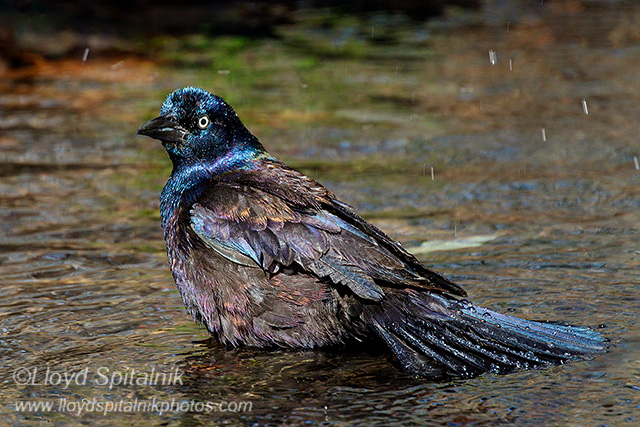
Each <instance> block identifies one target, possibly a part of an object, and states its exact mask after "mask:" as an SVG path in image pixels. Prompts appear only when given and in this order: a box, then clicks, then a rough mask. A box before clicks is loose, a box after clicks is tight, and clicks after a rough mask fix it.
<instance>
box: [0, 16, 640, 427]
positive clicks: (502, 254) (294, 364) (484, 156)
mask: <svg viewBox="0 0 640 427" xmlns="http://www.w3.org/2000/svg"><path fill="white" fill-rule="evenodd" d="M554 13H555V14H556V15H557V14H559V13H561V11H560V12H559V11H557V10H556V11H555V12H554ZM634 13H636V14H637V13H638V12H634ZM556 15H554V14H553V13H551V14H550V16H548V17H547V18H545V19H546V20H545V19H542V18H541V19H542V21H541V22H539V23H538V24H536V25H530V26H521V27H517V26H512V27H511V28H510V31H509V34H508V36H507V35H506V34H502V33H500V32H497V31H494V30H488V29H473V30H469V29H464V28H458V29H455V30H452V31H448V32H445V33H435V34H434V35H432V36H430V38H428V40H429V42H428V43H426V42H424V41H423V40H422V39H420V40H415V39H412V38H411V37H410V36H411V34H412V33H411V31H409V30H407V29H405V30H404V33H402V32H400V33H399V34H398V35H397V37H398V39H397V43H398V45H397V50H396V49H394V48H391V49H389V48H388V46H387V47H381V49H380V51H378V52H377V53H376V54H375V55H374V54H372V52H371V51H367V52H364V53H363V54H362V55H363V56H358V55H359V53H358V51H357V49H356V48H355V47H351V48H349V49H352V48H353V51H350V50H348V49H347V50H345V51H343V52H342V53H341V54H340V55H339V56H337V57H327V56H326V52H325V51H324V49H326V47H323V48H322V49H321V48H318V50H317V51H313V46H310V47H309V49H310V50H309V52H306V51H298V50H295V49H294V48H290V47H286V46H287V45H288V44H287V41H290V40H295V37H297V36H299V34H298V35H296V31H298V29H296V28H289V29H287V31H285V32H283V34H282V35H281V37H282V40H279V41H274V40H263V41H252V42H251V43H241V46H240V47H238V48H237V50H234V51H233V52H231V51H230V50H229V49H227V50H226V51H225V52H226V53H225V54H226V55H227V56H226V57H225V58H224V61H226V62H224V63H222V64H221V65H214V67H218V66H220V69H221V70H226V71H227V72H224V73H218V72H216V70H217V68H216V69H214V70H213V71H212V69H211V67H210V66H209V65H208V64H210V63H211V61H213V62H215V61H221V60H222V59H221V57H219V56H216V55H219V53H217V52H219V51H218V50H216V49H211V50H205V51H204V52H200V51H197V50H195V51H194V50H190V49H186V52H185V57H184V58H179V59H180V60H179V61H178V60H176V61H175V62H174V64H177V65H175V67H174V68H171V67H165V68H155V66H153V65H152V64H148V63H142V62H140V61H137V60H133V59H130V58H124V59H120V58H119V59H114V60H106V59H100V58H95V57H92V55H89V57H88V58H87V61H86V63H85V64H84V65H83V66H82V68H79V64H81V60H80V59H78V61H76V62H77V63H73V62H64V61H61V62H60V63H51V64H47V66H46V67H45V68H43V69H41V70H40V71H39V72H38V73H36V74H35V75H34V76H31V77H30V78H29V79H21V78H19V76H14V77H15V78H13V79H12V80H7V81H5V82H3V83H1V84H0V108H2V114H1V117H0V129H1V133H0V166H1V167H0V206H1V207H2V209H0V219H1V220H0V233H1V235H2V239H0V240H1V241H0V249H1V250H0V277H1V278H2V287H1V288H0V293H1V295H2V298H1V299H0V306H1V307H2V309H1V310H0V318H1V319H2V322H1V323H0V331H1V333H0V357H1V360H2V362H3V363H2V364H0V379H2V381H3V383H2V384H3V387H2V392H0V395H1V396H2V403H3V406H2V416H3V419H4V423H5V424H9V425H11V424H18V423H32V424H34V425H39V424H40V423H42V424H44V423H57V424H63V425H76V424H80V423H81V422H82V423H84V422H85V421H86V420H90V422H91V424H96V425H121V424H125V423H126V424H142V423H143V421H141V420H142V419H143V418H144V417H147V416H148V417H150V418H152V419H153V421H152V423H160V422H166V423H167V424H169V425H180V424H184V425H200V424H202V425H209V424H211V423H214V424H225V423H226V424H253V423H257V424H268V423H270V422H271V423H273V424H274V425H277V424H281V423H288V424H301V423H304V422H310V423H313V424H317V423H323V422H324V423H326V424H337V425H351V424H353V423H360V424H367V425H388V424H389V422H390V420H392V421H393V423H394V424H404V425H414V424H433V425H442V424H449V425H467V424H490V425H491V424H498V423H509V424H517V425H542V424H544V425H584V424H589V425H624V424H625V423H627V424H628V425H635V424H637V420H638V416H639V414H640V409H638V407H637V405H638V404H639V402H640V397H639V395H638V393H640V388H639V387H640V384H638V382H637V378H636V371H637V359H638V357H639V355H640V346H639V345H638V344H637V343H638V339H637V337H638V336H639V333H638V331H637V328H636V327H635V319H636V318H637V313H638V310H639V309H640V304H639V303H638V298H637V289H636V288H637V284H638V282H639V280H640V274H639V273H638V271H640V270H639V268H640V261H639V259H640V256H639V254H640V248H639V247H638V224H639V223H640V218H638V212H640V211H639V209H638V208H639V207H640V197H639V196H640V190H639V189H640V185H639V184H640V174H638V171H637V170H636V168H635V167H634V163H633V159H634V156H638V152H639V150H640V148H639V146H638V144H637V134H638V125H637V120H636V117H638V113H639V111H638V108H639V107H638V102H637V99H636V98H637V97H635V96H633V95H631V94H634V93H640V87H639V83H638V79H637V64H638V61H639V60H640V56H639V54H638V51H637V49H636V48H635V47H633V46H634V45H633V40H634V39H633V37H632V36H633V34H632V33H629V34H630V35H629V34H627V33H625V31H626V30H625V28H626V27H625V26H624V25H626V24H624V22H626V21H624V20H623V19H622V18H621V15H620V11H618V10H617V9H615V8H611V9H610V10H608V11H604V12H602V11H601V12H600V14H599V15H598V16H603V17H604V18H606V19H603V21H602V22H604V23H606V26H605V27H602V28H598V27H597V25H595V24H594V25H593V26H591V27H584V26H581V27H579V29H578V27H574V26H572V24H571V22H573V20H575V19H576V17H575V16H574V17H572V18H571V19H569V21H568V22H569V24H571V25H569V26H568V27H567V31H568V33H567V34H564V33H562V31H560V27H559V25H558V22H557V21H558V20H559V19H560V18H559V17H558V16H556ZM578 15H579V16H583V17H584V18H585V19H588V20H589V22H597V21H594V16H592V15H593V14H591V13H580V14H578ZM616 23H620V24H619V25H617V24H616ZM603 25H605V24H603ZM572 28H573V31H574V32H571V29H572ZM303 30H304V29H303ZM303 30H300V31H303ZM602 33H606V34H609V36H610V38H609V39H607V40H609V42H610V44H607V43H609V42H602V40H601V39H602V37H600V36H601V35H602ZM625 34H627V36H625ZM596 35H597V36H598V37H596ZM576 40H578V41H581V42H580V43H576ZM596 41H597V42H596ZM211 43H213V44H215V43H216V41H215V40H214V41H211ZM225 43H227V45H229V42H228V40H227V41H226V42H225ZM602 43H605V46H603V45H602ZM347 47H348V46H347ZM374 47H375V46H374ZM614 47H615V48H614ZM165 49H169V48H166V47H165ZM234 49H236V48H234ZM345 49H346V48H345ZM489 50H494V51H495V52H496V57H497V61H496V63H495V65H494V66H491V64H490V63H489V62H488V61H487V58H486V54H487V52H488V51H489ZM323 52H325V53H323ZM171 54H172V55H178V54H179V52H172V53H171ZM207 55H213V56H212V57H211V58H208V59H209V60H210V61H209V62H207V61H205V63H206V65H202V64H203V63H198V62H196V61H194V60H193V58H194V57H196V58H198V57H203V58H207ZM174 59H175V58H174ZM507 59H509V61H507ZM116 63H117V64H118V66H117V67H114V64H116ZM216 64H220V62H216ZM56 67H58V68H56ZM185 82H188V84H194V85H202V86H205V87H206V88H207V89H211V90H213V91H217V92H219V93H220V94H221V95H225V96H226V97H228V98H229V101H230V102H232V103H233V105H237V108H238V110H239V111H240V112H241V113H242V115H243V117H246V118H247V124H248V125H249V127H250V129H251V130H252V131H253V132H254V133H255V134H256V135H258V136H259V137H260V138H261V139H262V140H263V142H264V143H265V145H266V146H267V147H268V149H269V150H270V151H271V152H273V153H274V154H275V155H277V156H278V157H280V158H282V159H284V160H286V161H287V162H288V163H291V164H294V165H296V166H297V167H298V168H300V169H302V170H303V171H304V172H306V173H308V174H310V175H312V176H314V177H316V178H318V179H319V180H320V181H322V182H324V183H325V184H326V185H327V186H328V187H329V188H330V189H331V190H333V191H334V192H335V193H337V194H338V195H339V196H340V197H341V198H343V199H345V200H346V201H348V202H350V203H351V204H353V205H355V206H356V207H357V208H358V210H359V211H362V212H366V216H367V218H368V219H370V220H371V221H373V222H375V223H376V224H377V225H379V226H381V227H382V228H383V229H385V230H386V231H388V232H389V233H390V234H391V235H392V236H394V237H395V238H397V239H399V240H401V241H403V242H406V246H407V247H413V248H416V253H417V254H419V256H420V258H421V259H422V260H424V261H425V263H426V264H427V265H430V266H432V267H433V268H434V269H435V270H437V271H440V272H443V273H445V274H447V275H449V276H450V277H452V278H453V279H455V280H456V281H458V282H460V283H462V284H463V285H464V286H465V288H466V289H467V290H468V291H469V294H470V296H471V298H472V300H473V301H474V302H477V303H478V304H480V305H484V306H487V307H488V308H492V309H496V310H498V311H502V312H513V313H514V314H515V315H517V316H521V317H527V318H532V319H556V320H560V321H565V322H568V323H573V324H584V325H590V326H597V325H603V326H606V328H605V329H603V332H604V333H605V334H606V335H607V336H609V337H610V338H611V339H612V340H613V341H614V342H615V343H616V347H614V348H613V349H612V350H611V352H610V353H608V354H606V355H604V356H602V357H598V358H596V359H594V360H592V361H588V362H582V363H576V364H571V365H568V366H562V367H557V368H552V369H547V370H543V371H532V372H520V373H516V374H513V375H508V376H493V375H486V376H483V377H481V378H476V379H472V380H468V381H459V382H447V383H428V382H425V381H420V380H415V379H412V378H408V377H406V376H403V375H402V374H401V373H400V372H399V370H398V369H397V366H396V365H395V364H394V362H393V360H391V359H390V358H389V356H388V355H387V354H386V353H380V352H379V351H378V350H377V349H348V350H346V349H329V350H324V351H258V350H252V349H238V350H231V349H225V348H223V347H221V346H220V345H218V344H215V343H212V342H210V341H208V340H207V339H206V338H207V336H206V333H205V331H204V330H203V329H202V328H199V327H198V326H196V325H194V324H193V323H192V321H191V319H190V318H189V317H188V315H187V314H186V313H185V311H184V308H183V305H182V301H181V300H180V296H179V295H178V293H177V291H176V290H175V287H174V284H173V280H172V278H171V277H170V274H169V270H168V267H167V266H166V256H165V254H164V242H163V239H162V235H161V230H160V225H159V214H158V201H157V198H158V194H159V191H160V189H161V187H162V185H163V183H164V182H165V181H166V177H167V175H168V173H169V161H168V160H167V159H166V158H165V154H164V150H163V149H162V147H161V146H159V145H157V146H156V145H154V144H153V143H150V142H149V141H146V140H142V138H136V137H135V135H134V133H135V129H136V127H137V124H138V123H140V122H142V121H143V120H144V119H146V118H149V117H151V116H152V115H153V114H155V113H156V111H155V109H156V106H157V105H158V104H159V101H160V100H162V98H163V97H164V95H166V94H167V93H169V92H170V91H171V90H173V89H174V88H176V87H181V86H184V85H185ZM583 99H584V100H586V102H587V103H588V109H589V115H588V116H587V115H585V114H584V112H583V110H582V106H581V103H582V100H583ZM481 106H482V108H481ZM541 129H543V130H544V137H542V138H541V134H540V132H541V131H540V130H541ZM431 167H433V168H434V176H433V179H432V178H431V176H430V168H431ZM425 171H427V172H425ZM454 235H455V237H454ZM478 236H491V237H492V239H489V238H487V239H486V241H484V242H480V243H484V244H482V245H479V246H478V245H465V246H464V247H458V248H457V249H454V250H452V251H439V252H430V251H428V250H427V249H433V248H429V243H425V241H427V242H429V241H434V240H441V241H453V242H456V239H458V238H459V239H460V240H463V241H476V240H478V239H477V237H478ZM465 239H466V240H465ZM480 240H482V239H480ZM458 243H459V242H458ZM425 248H426V249H425ZM439 249H442V247H440V248H439ZM176 366H177V367H179V369H180V371H181V372H183V373H184V375H183V377H182V382H178V383H171V384H160V385H158V384H155V385H144V384H143V385H139V384H138V385H136V384H133V385H132V384H119V385H116V386H114V387H112V388H111V389H110V388H109V387H108V386H107V385H105V384H102V383H101V382H100V377H98V375H97V372H98V369H100V368H106V369H107V372H110V373H114V372H121V373H125V372H131V371H132V370H135V371H137V372H138V378H140V377H141V376H142V375H143V374H144V373H148V372H149V371H150V370H151V369H153V370H154V372H173V371H174V370H175V368H176ZM19 368H27V369H30V370H29V371H28V372H29V373H31V372H34V371H33V369H34V368H35V369H36V371H37V372H36V375H35V376H34V378H35V380H34V381H31V383H27V384H19V383H18V382H19V381H18V380H17V379H16V377H15V376H14V375H15V373H16V371H17V370H18V369H19ZM47 368H49V369H50V371H51V372H57V373H59V374H63V373H65V372H77V371H79V370H82V369H87V372H88V374H89V375H88V376H87V379H86V381H84V382H82V383H81V384H70V385H69V386H68V387H63V386H61V384H57V385H56V384H53V383H52V382H51V381H49V382H47V381H45V377H44V373H45V372H46V369H47ZM25 375H27V374H25ZM61 398H66V399H67V401H80V400H82V399H89V400H91V399H97V400H100V401H119V400H128V401H131V400H135V399H138V400H140V401H143V400H150V399H157V400H159V401H171V400H172V399H175V400H177V401H186V402H188V401H192V400H193V401H196V402H207V401H212V402H218V403H219V402H222V401H250V402H252V403H253V406H252V410H251V411H250V412H221V411H215V412H210V413H201V412H191V413H184V412H176V413H174V412H170V413H168V414H160V411H158V410H155V411H151V412H152V413H150V414H140V413H139V412H137V413H135V412H134V413H126V412H119V413H112V414H110V415H109V416H108V417H104V416H102V415H101V414H100V413H95V412H94V413H87V414H86V415H84V416H83V417H82V418H80V417H77V416H75V415H73V414H72V413H70V412H63V413H60V412H55V411H54V412H46V411H40V412H16V411H15V410H14V409H15V406H14V403H15V401H16V400H20V399H22V400H25V399H31V400H41V401H47V400H49V401H58V400H57V399H61ZM5 404H6V405H8V406H5ZM144 423H145V424H148V423H149V421H144Z"/></svg>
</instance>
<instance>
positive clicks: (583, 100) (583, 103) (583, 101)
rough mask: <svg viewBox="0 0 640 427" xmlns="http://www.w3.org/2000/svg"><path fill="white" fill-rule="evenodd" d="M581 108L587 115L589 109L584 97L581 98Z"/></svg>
mask: <svg viewBox="0 0 640 427" xmlns="http://www.w3.org/2000/svg"><path fill="white" fill-rule="evenodd" d="M582 110H583V111H584V113H585V114H586V115H587V116H588V115H589V109H588V108H587V100H586V99H584V98H582Z"/></svg>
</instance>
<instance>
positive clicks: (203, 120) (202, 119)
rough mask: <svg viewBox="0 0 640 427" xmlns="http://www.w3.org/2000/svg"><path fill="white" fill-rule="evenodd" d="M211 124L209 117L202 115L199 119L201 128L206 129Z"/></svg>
mask: <svg viewBox="0 0 640 427" xmlns="http://www.w3.org/2000/svg"><path fill="white" fill-rule="evenodd" d="M207 126H209V117H207V116H202V117H200V118H199V119H198V127H199V128H200V129H206V128H207Z"/></svg>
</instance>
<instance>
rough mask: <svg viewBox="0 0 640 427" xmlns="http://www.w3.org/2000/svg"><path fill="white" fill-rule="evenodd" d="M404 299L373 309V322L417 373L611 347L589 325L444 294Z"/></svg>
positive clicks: (465, 371)
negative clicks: (523, 315)
mask: <svg viewBox="0 0 640 427" xmlns="http://www.w3.org/2000/svg"><path fill="white" fill-rule="evenodd" d="M400 299H401V301H397V302H399V303H400V304H398V303H395V304H388V305H387V306H386V307H385V308H384V310H380V311H376V312H372V313H370V324H371V325H372V327H373V329H374V330H375V331H376V332H377V334H378V335H379V336H380V338H382V339H383V340H384V341H385V342H386V343H387V345H389V347H390V348H391V350H392V351H393V353H394V354H395V355H396V357H397V358H398V359H399V360H400V362H401V364H402V365H403V367H404V369H405V371H406V372H407V373H409V374H411V375H415V376H420V377H451V376H457V377H473V376H476V375H479V374H482V373H484V372H494V373H507V372H512V371H515V370H518V369H530V368H540V367H544V366H549V365H559V364H562V363H565V362H566V361H570V360H576V359H582V358H585V357H588V356H590V355H595V354H598V353H601V352H603V351H604V350H605V348H606V343H607V340H606V339H605V338H604V337H602V335H600V334H599V333H597V332H595V331H593V330H591V329H589V328H586V327H580V326H569V325H564V324H559V323H551V322H536V321H530V320H524V319H519V318H517V317H513V316H507V315H504V314H500V313H496V312H495V311H491V310H488V309H485V308H482V307H477V306H475V305H473V304H471V303H470V302H468V301H459V300H456V299H453V298H450V297H445V296H441V295H434V294H424V293H420V294H418V293H416V294H411V293H409V294H404V295H403V296H402V297H401V298H400Z"/></svg>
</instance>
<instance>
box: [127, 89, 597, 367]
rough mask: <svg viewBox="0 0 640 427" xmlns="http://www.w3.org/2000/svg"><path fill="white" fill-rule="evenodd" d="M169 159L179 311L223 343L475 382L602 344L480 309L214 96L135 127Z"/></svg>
mask: <svg viewBox="0 0 640 427" xmlns="http://www.w3.org/2000/svg"><path fill="white" fill-rule="evenodd" d="M137 133H138V134H140V135H145V136H148V137H151V138H154V139H157V140H159V141H160V142H161V143H162V145H163V146H164V148H165V149H166V151H167V153H168V155H169V158H170V160H171V162H172V165H173V168H172V171H171V174H170V177H169V179H168V181H167V183H166V185H165V187H164V189H163V190H162V193H161V195H160V212H161V218H162V228H163V231H164V238H165V242H166V246H167V255H168V260H169V265H170V269H171V272H172V275H173V278H174V280H175V283H176V286H177V288H178V290H179V292H180V294H181V296H182V299H183V301H184V304H185V306H186V308H187V311H188V312H189V313H190V314H191V315H192V316H193V318H194V319H195V321H197V322H198V323H200V324H202V325H204V326H205V327H206V328H207V330H208V332H209V334H210V335H211V336H212V337H213V338H215V339H217V341H219V342H220V343H222V344H223V345H225V346H226V347H227V348H237V347H241V346H248V347H259V348H264V349H274V348H292V349H297V348H302V349H315V348H325V347H327V348H335V347H340V346H349V345H356V344H357V343H360V344H363V343H369V344H371V345H374V346H382V345H386V346H387V347H388V349H389V350H390V353H391V354H393V356H392V357H394V356H395V359H396V361H397V362H398V363H399V364H400V365H401V367H402V369H403V370H404V372H405V373H406V374H407V375H410V376H414V377H420V378H433V379H440V378H471V377H475V376H478V375H481V374H484V373H495V374H506V373H510V372H513V371H516V370H522V369H535V368H544V367H548V366H552V365H559V364H563V363H565V362H569V361H573V360H581V359H585V358H590V357H593V356H595V355H597V354H599V353H602V352H604V351H605V350H606V348H607V342H608V340H607V339H606V338H604V337H603V336H602V335H601V334H600V333H599V332H597V331H595V330H594V329H591V328H588V327H582V326H572V325H568V324H565V323H560V322H546V321H534V320H525V319H521V318H518V317H514V316H510V315H505V314H502V313H498V312H496V311H493V310H490V309H487V308H483V307H481V306H478V305H475V304H473V303H472V302H470V301H469V299H468V298H467V297H468V295H467V293H466V292H465V291H464V290H463V289H462V288H461V287H460V286H459V285H457V284H456V283H454V282H453V281H451V280H449V279H447V278H445V277H444V276H443V275H441V274H438V273H436V272H434V271H432V270H430V269H429V268H427V267H425V266H424V265H423V264H421V263H420V262H419V261H418V260H417V259H416V257H415V256H413V255H412V254H410V253H409V252H408V251H407V250H405V249H404V248H403V247H402V245H401V244H400V243H399V242H396V241H394V240H392V239H391V238H390V237H389V236H387V235H386V234H385V233H384V232H383V231H382V230H380V229H379V228H377V227H376V226H374V225H373V224H371V223H369V222H367V221H366V220H365V219H363V218H362V217H361V216H359V215H358V214H357V213H356V211H355V210H354V208H352V207H351V206H350V205H348V204H347V203H344V202H342V201H340V200H339V199H338V198H337V197H336V196H335V195H334V194H333V193H332V192H331V191H329V190H328V189H326V188H325V187H324V186H323V185H321V184H320V183H318V182H316V181H315V180H313V179H312V178H309V177H308V176H306V175H304V174H302V173H301V172H299V171H297V170H295V169H293V168H291V167H289V166H287V165H286V164H285V163H283V162H281V161H279V160H278V159H276V158H275V157H274V156H272V155H271V154H269V153H268V152H267V151H266V150H265V148H264V147H263V145H262V144H261V142H260V141H259V140H258V138H256V137H255V136H254V135H253V134H252V133H251V132H250V131H249V130H248V129H247V128H246V127H245V125H244V124H243V123H242V121H241V120H240V118H239V117H238V115H237V114H236V113H235V111H234V110H233V108H232V107H231V106H230V105H229V104H227V103H226V102H225V101H224V100H223V99H222V98H221V97H219V96H217V95H213V94H211V93H209V92H207V91H205V90H203V89H200V88H195V87H185V88H182V89H177V90H175V91H174V92H172V93H171V94H169V95H168V96H167V98H166V100H165V101H164V103H163V104H162V107H161V109H160V115H159V116H158V117H156V118H153V119H151V120H149V121H147V122H146V123H144V124H143V125H142V126H140V128H139V129H138V130H137Z"/></svg>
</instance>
